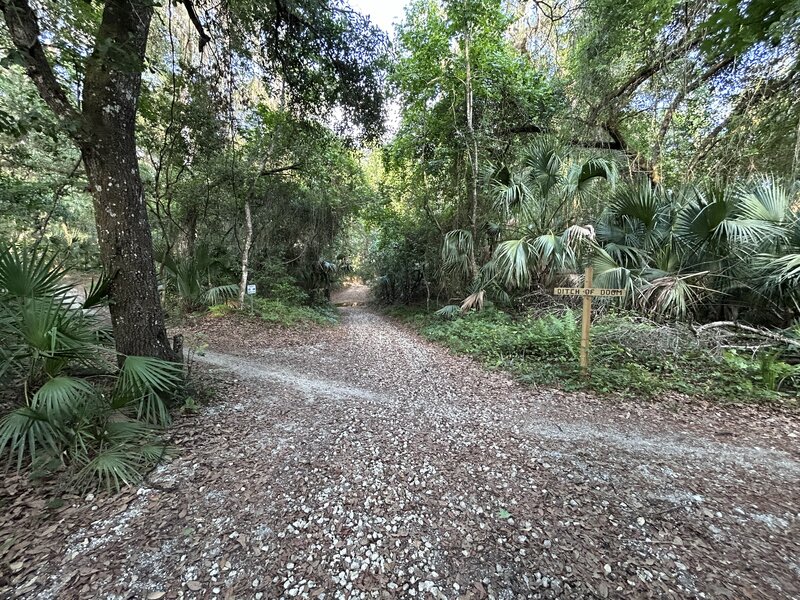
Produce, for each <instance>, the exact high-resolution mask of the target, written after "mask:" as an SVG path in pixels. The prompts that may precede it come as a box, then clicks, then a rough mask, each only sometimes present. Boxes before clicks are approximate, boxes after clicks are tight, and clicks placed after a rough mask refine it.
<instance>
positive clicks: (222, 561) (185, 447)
mask: <svg viewBox="0 0 800 600" xmlns="http://www.w3.org/2000/svg"><path fill="white" fill-rule="evenodd" d="M342 313H343V315H344V317H343V323H342V325H341V326H340V327H338V328H335V329H329V330H314V331H312V332H310V333H308V332H307V333H295V334H285V335H275V336H273V335H272V334H270V333H269V332H267V333H265V332H264V331H263V330H260V329H259V328H251V329H241V330H239V333H240V334H241V335H240V336H237V337H236V338H234V337H233V336H231V335H230V334H228V335H224V334H222V333H220V332H215V329H214V327H215V325H214V324H213V323H211V324H207V326H206V327H205V328H204V329H205V330H206V331H207V333H206V335H207V336H208V338H209V345H210V348H211V349H210V350H209V351H208V352H206V354H205V356H203V357H200V358H199V360H200V361H201V362H202V363H203V368H205V369H207V370H210V371H211V372H212V373H214V374H215V375H216V377H218V378H219V379H221V380H223V381H226V382H227V386H228V389H229V391H230V396H231V397H230V398H229V399H228V400H226V401H225V402H222V403H219V404H216V405H214V406H210V407H206V408H204V409H202V410H201V411H200V413H199V414H197V415H196V416H194V417H192V418H190V419H187V420H185V421H182V422H180V423H179V424H178V425H177V426H176V428H175V429H174V435H175V439H174V443H175V444H176V445H177V446H178V447H179V455H178V457H177V458H176V459H175V460H174V461H173V462H171V463H169V464H166V465H164V466H162V467H160V468H159V469H158V470H157V471H156V472H155V473H153V474H152V476H151V477H150V479H149V481H148V483H147V484H146V485H143V486H142V487H141V488H140V489H139V490H136V491H135V492H132V493H130V494H129V495H128V496H127V498H124V502H125V505H124V507H122V509H120V500H119V499H116V500H113V499H112V500H105V501H102V502H99V501H97V500H95V499H90V500H89V501H88V502H81V501H80V500H78V501H76V506H74V507H73V511H75V512H74V514H76V515H85V514H87V512H88V511H87V510H85V508H84V507H86V506H88V507H89V508H91V506H96V510H95V512H94V515H95V516H94V517H92V518H89V519H86V521H85V522H84V523H83V524H81V526H80V527H73V528H72V529H70V530H69V531H68V532H67V533H65V534H63V535H62V537H63V541H62V544H61V547H60V548H59V552H57V553H53V554H50V555H48V556H47V559H46V560H45V561H43V562H42V566H41V568H40V579H39V580H38V582H37V583H36V585H35V586H34V587H33V588H31V590H32V594H31V595H30V596H29V597H38V598H59V599H60V598H78V597H81V598H83V597H103V598H133V597H136V598H142V597H148V595H150V597H152V598H161V597H164V598H236V599H238V598H258V599H260V598H294V597H297V598H371V597H376V598H411V597H415V598H448V599H453V598H486V597H488V598H498V599H515V598H622V597H631V598H651V597H653V598H736V599H739V598H776V599H778V598H780V599H783V598H800V584H799V583H798V582H800V564H799V561H800V558H799V557H800V535H799V534H800V531H798V521H799V520H800V514H798V510H799V509H798V506H799V505H800V502H798V500H799V499H800V498H799V497H798V492H797V489H798V488H797V484H798V482H800V457H799V456H798V454H797V442H798V439H800V438H798V435H800V427H799V426H798V425H799V424H798V419H797V417H796V416H792V415H784V414H780V413H778V412H775V411H771V410H766V409H760V410H759V409H754V408H739V409H736V408H727V409H724V408H720V407H713V406H711V407H704V406H700V405H697V404H692V403H682V404H677V403H675V402H670V403H668V404H664V405H662V406H657V405H652V404H651V405H642V404H634V403H614V402H612V401H609V400H602V399H597V398H593V397H591V396H587V395H582V394H566V393H561V392H556V391H552V390H547V389H540V390H537V389H532V388H526V387H522V386H519V385H517V384H516V383H515V382H513V381H512V380H511V379H510V378H508V377H507V376H505V375H503V374H500V373H489V372H487V371H485V370H484V369H482V368H481V367H480V366H478V365H476V364H475V363H474V362H472V361H470V360H468V359H465V358H461V357H454V356H451V355H450V354H448V353H447V352H446V351H444V350H442V349H441V348H439V347H437V346H434V345H432V344H430V343H427V342H425V341H423V340H421V339H420V338H419V337H418V336H416V335H415V334H413V333H411V332H409V331H407V330H406V329H404V328H403V327H400V326H398V325H396V324H394V323H393V322H390V321H389V320H387V319H386V318H384V317H382V316H379V315H377V314H374V313H372V312H370V311H368V310H365V309H362V308H346V309H343V310H342ZM81 504H83V505H84V507H81V506H80V505H81ZM79 509H80V510H79ZM89 514H92V513H89ZM85 573H88V575H87V574H85ZM161 592H164V595H163V596H160V595H159V594H160V593H161Z"/></svg>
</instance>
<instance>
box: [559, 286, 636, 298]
mask: <svg viewBox="0 0 800 600" xmlns="http://www.w3.org/2000/svg"><path fill="white" fill-rule="evenodd" d="M553 293H554V294H555V295H556V296H595V297H597V296H600V297H603V298H608V297H615V296H616V297H619V296H624V295H625V290H619V289H614V288H556V289H554V290H553Z"/></svg>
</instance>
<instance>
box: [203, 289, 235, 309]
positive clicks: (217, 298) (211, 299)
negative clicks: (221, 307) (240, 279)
mask: <svg viewBox="0 0 800 600" xmlns="http://www.w3.org/2000/svg"><path fill="white" fill-rule="evenodd" d="M238 293H239V286H238V285H236V284H230V285H218V286H217V287H213V288H211V289H210V290H206V291H205V292H204V293H203V300H204V301H205V302H206V303H207V304H210V305H212V306H213V305H214V304H220V303H222V301H223V300H227V299H228V298H235V297H236V295H237V294H238Z"/></svg>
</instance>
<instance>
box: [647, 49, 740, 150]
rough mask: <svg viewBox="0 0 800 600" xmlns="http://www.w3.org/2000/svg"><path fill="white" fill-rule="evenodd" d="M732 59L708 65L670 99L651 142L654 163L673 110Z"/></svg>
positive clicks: (673, 112) (731, 57) (667, 129)
mask: <svg viewBox="0 0 800 600" xmlns="http://www.w3.org/2000/svg"><path fill="white" fill-rule="evenodd" d="M733 60H734V57H733V56H729V57H727V58H723V59H722V60H720V61H719V62H717V63H716V64H715V65H712V66H711V67H709V68H708V69H707V70H706V71H705V72H704V73H702V74H701V75H700V76H699V77H698V78H697V79H695V80H694V81H693V82H692V83H691V84H689V85H688V86H687V87H686V88H685V89H683V90H681V91H680V92H678V93H677V94H676V95H675V98H674V99H673V100H672V102H671V103H670V105H669V107H668V108H667V110H666V112H665V113H664V118H663V119H662V121H661V127H659V130H658V134H657V135H656V140H655V142H653V159H652V160H653V164H654V165H657V164H658V160H659V158H660V157H661V147H662V145H663V144H664V138H665V137H666V136H667V131H669V127H670V124H671V123H672V117H673V116H674V114H675V111H677V110H678V107H679V106H680V105H681V103H683V100H684V99H685V98H686V96H688V95H689V94H691V93H692V92H694V91H695V90H696V89H697V88H699V87H700V86H701V85H703V84H704V83H705V82H706V81H708V80H709V79H711V78H712V77H714V76H715V75H716V74H717V73H719V72H720V71H722V70H723V69H724V68H726V67H727V66H728V65H730V64H732V63H733Z"/></svg>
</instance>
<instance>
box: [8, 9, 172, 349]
mask: <svg viewBox="0 0 800 600" xmlns="http://www.w3.org/2000/svg"><path fill="white" fill-rule="evenodd" d="M0 8H1V9H2V11H3V17H4V18H5V22H6V25H7V26H8V29H9V31H10V33H11V38H12V40H13V42H14V45H15V47H16V48H17V50H18V51H19V52H20V54H21V57H22V59H23V61H24V64H25V68H26V70H27V73H28V76H29V77H30V78H31V80H32V81H33V83H34V84H35V85H36V88H37V90H38V91H39V94H40V95H41V97H42V98H43V99H44V101H45V102H46V103H47V104H48V106H49V107H50V108H51V109H52V110H53V112H54V113H55V115H56V116H57V117H58V118H59V119H60V120H61V121H62V123H63V124H64V126H65V129H66V130H67V131H68V132H69V133H70V135H71V136H72V138H73V140H74V141H75V143H76V144H77V145H78V147H79V148H80V150H81V155H82V158H83V164H84V165H85V167H86V173H87V176H88V179H89V183H90V186H91V191H92V196H93V199H94V208H95V221H96V224H97V235H98V240H99V245H100V256H101V259H102V262H103V267H104V268H105V269H106V271H107V273H108V274H109V275H110V276H112V277H113V280H112V284H111V289H110V299H111V320H112V324H113V327H114V337H115V340H116V346H117V351H118V352H119V353H120V356H121V357H122V356H124V355H130V354H138V355H149V356H157V357H160V358H167V359H172V358H174V353H173V352H172V350H171V349H170V347H169V344H168V342H167V334H166V330H165V327H164V315H163V311H162V309H161V303H160V301H159V297H158V289H157V280H156V273H155V266H154V264H153V244H152V239H151V233H150V225H149V223H148V219H147V208H146V206H145V202H144V194H143V190H142V182H141V178H140V176H139V164H138V159H137V156H136V140H135V128H136V108H137V102H138V100H139V92H140V89H141V83H142V75H141V74H142V68H143V64H144V56H145V49H146V47H147V35H148V31H149V29H150V20H151V18H152V16H153V2H152V0H107V1H106V2H105V6H104V9H103V17H102V20H101V23H100V27H99V29H98V31H97V37H96V39H95V43H94V51H93V52H92V55H91V56H90V57H89V59H88V60H87V61H86V65H85V66H86V69H85V79H84V82H83V106H82V109H81V110H80V111H79V110H78V109H77V108H76V107H75V106H73V104H72V101H71V99H70V97H69V96H68V94H67V93H66V92H65V90H64V88H63V87H62V86H61V84H60V83H59V81H58V78H57V77H56V75H55V72H54V71H53V68H52V65H51V64H50V61H49V58H48V56H47V54H46V53H45V51H44V47H43V45H42V43H41V40H40V30H39V23H38V19H37V16H36V13H35V12H34V10H33V8H32V7H31V5H30V4H29V1H28V0H0Z"/></svg>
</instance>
